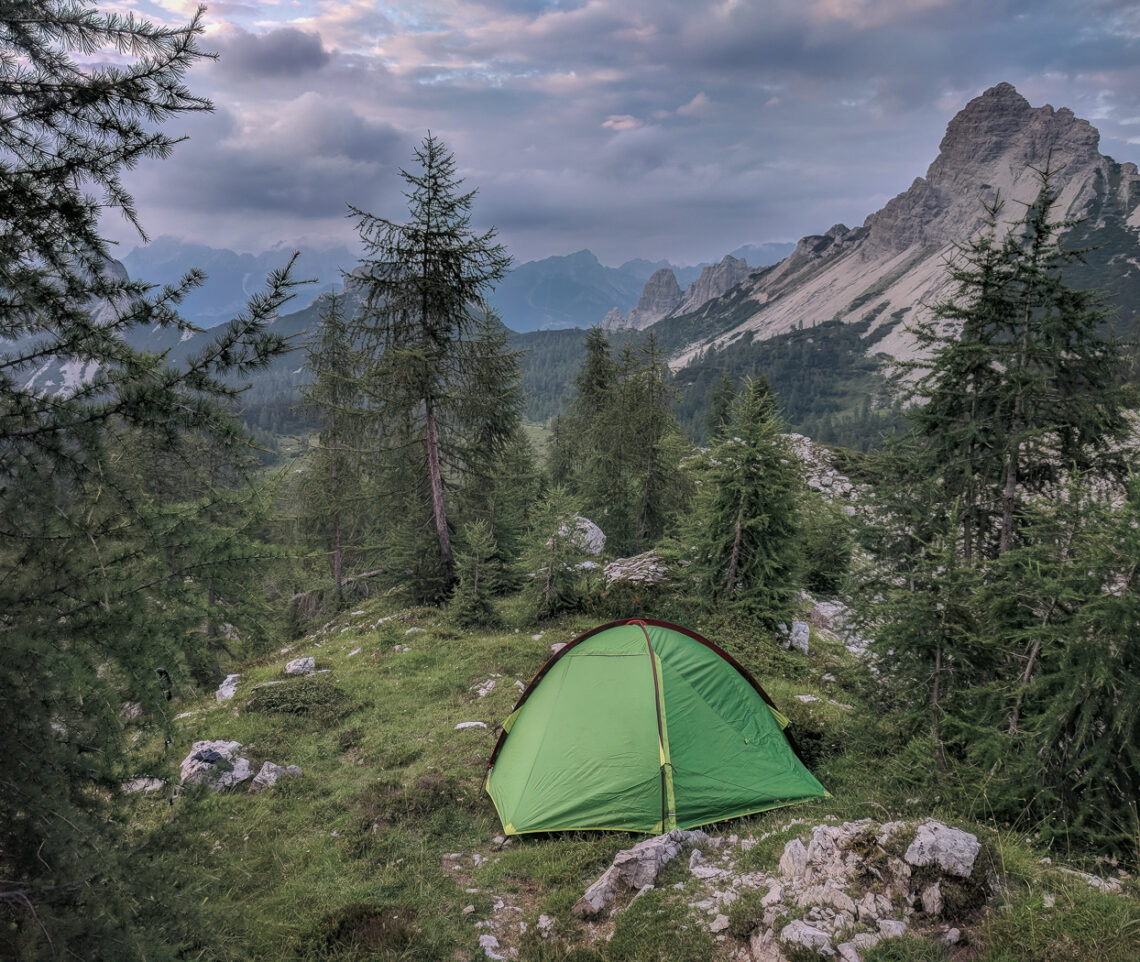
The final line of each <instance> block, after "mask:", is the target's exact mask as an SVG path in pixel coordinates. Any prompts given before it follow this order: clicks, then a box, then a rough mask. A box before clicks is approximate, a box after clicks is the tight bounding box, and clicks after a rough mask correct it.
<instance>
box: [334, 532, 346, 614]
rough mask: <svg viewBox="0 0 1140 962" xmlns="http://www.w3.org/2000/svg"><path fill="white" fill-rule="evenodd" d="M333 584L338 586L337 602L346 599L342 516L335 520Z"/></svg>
mask: <svg viewBox="0 0 1140 962" xmlns="http://www.w3.org/2000/svg"><path fill="white" fill-rule="evenodd" d="M332 562H333V584H335V585H336V597H337V601H341V600H343V598H344V582H343V581H342V580H341V573H342V568H343V563H344V562H343V553H342V550H341V546H340V514H339V513H338V514H337V515H336V516H335V517H334V518H333V559H332Z"/></svg>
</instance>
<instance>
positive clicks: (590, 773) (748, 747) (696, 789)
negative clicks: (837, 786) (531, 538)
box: [485, 620, 827, 835]
mask: <svg viewBox="0 0 1140 962" xmlns="http://www.w3.org/2000/svg"><path fill="white" fill-rule="evenodd" d="M787 724H788V721H787V719H786V718H784V716H783V715H781V714H780V713H779V712H778V711H777V710H776V708H775V706H774V705H773V704H772V701H771V699H769V698H768V696H767V695H766V694H765V693H764V691H763V689H761V687H760V686H759V685H758V684H757V683H756V681H755V679H753V678H752V676H751V675H749V674H748V672H747V671H746V670H745V669H744V668H743V667H741V665H739V664H738V663H737V662H736V661H735V660H734V659H733V658H732V657H731V656H730V655H728V654H727V653H726V652H724V651H722V650H721V649H720V648H718V647H717V646H716V645H714V644H712V642H709V641H707V640H706V639H704V638H702V637H701V636H700V635H698V634H696V633H694V632H691V631H688V630H687V629H685V628H679V627H677V626H676V625H671V624H668V623H667V622H663V621H652V620H644V621H642V620H634V621H615V622H611V623H610V624H606V625H601V626H600V627H597V628H594V629H593V630H591V631H588V632H586V633H585V634H583V635H580V636H579V637H578V638H576V639H574V641H572V642H571V643H570V644H569V645H567V646H566V647H565V648H563V649H562V650H561V651H559V652H558V653H557V654H556V655H554V656H553V657H552V658H551V659H550V660H549V661H548V662H547V663H546V664H545V665H544V666H543V667H542V669H541V670H540V671H539V672H538V674H537V675H535V677H534V678H533V680H532V681H531V683H530V684H529V685H528V686H527V688H526V690H525V691H524V692H523V693H522V697H520V698H519V700H518V703H517V704H516V705H515V709H514V711H513V712H511V714H510V715H509V716H508V717H507V719H506V721H504V722H503V731H502V734H501V735H500V736H499V741H498V744H496V745H495V751H494V752H493V753H492V755H491V759H490V761H489V762H488V763H487V768H488V772H487V778H486V781H485V788H486V789H487V792H488V794H489V795H490V796H491V798H492V800H493V801H494V803H495V807H496V809H497V810H498V813H499V818H500V819H501V820H502V823H503V830H504V831H505V832H506V833H507V834H508V835H520V834H523V833H526V832H552V831H565V830H569V829H604V830H614V831H634V832H650V833H653V834H659V833H661V832H667V831H669V830H670V829H674V828H693V827H694V826H697V825H706V824H708V823H709V822H716V821H720V820H721V819H726V818H735V817H737V816H740V815H751V814H754V813H756V812H763V811H767V810H768V809H772V808H778V807H780V806H782V805H790V804H792V803H794V802H799V801H803V800H805V799H809V798H819V797H821V796H825V795H827V790H826V789H825V788H824V787H823V786H822V785H821V784H820V783H819V782H818V781H816V779H815V777H814V776H813V775H812V774H811V772H809V771H808V770H807V768H806V767H805V766H804V764H803V762H802V761H801V760H800V758H799V757H798V754H797V752H796V749H795V747H794V743H793V742H791V741H790V740H789V738H788V736H787V735H786V734H785V732H784V729H785V728H786V727H787Z"/></svg>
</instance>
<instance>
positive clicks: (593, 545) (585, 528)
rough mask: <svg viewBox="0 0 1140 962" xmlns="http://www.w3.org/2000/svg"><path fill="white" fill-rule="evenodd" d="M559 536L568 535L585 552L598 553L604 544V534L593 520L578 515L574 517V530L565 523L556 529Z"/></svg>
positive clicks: (564, 536)
mask: <svg viewBox="0 0 1140 962" xmlns="http://www.w3.org/2000/svg"><path fill="white" fill-rule="evenodd" d="M558 536H559V537H560V538H566V537H569V538H571V540H572V541H573V542H574V544H575V546H576V547H577V548H579V549H580V550H581V551H584V552H586V554H592V555H599V554H601V553H602V549H603V548H605V546H606V536H605V534H604V533H603V532H602V529H601V528H599V527H598V526H597V525H596V524H594V522H593V521H591V520H590V519H589V518H583V517H582V516H581V515H578V516H576V517H575V518H574V530H573V531H572V532H571V531H570V530H569V529H568V528H567V527H566V526H565V525H563V526H562V527H561V528H559V529H558Z"/></svg>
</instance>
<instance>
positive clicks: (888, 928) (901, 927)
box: [879, 919, 906, 939]
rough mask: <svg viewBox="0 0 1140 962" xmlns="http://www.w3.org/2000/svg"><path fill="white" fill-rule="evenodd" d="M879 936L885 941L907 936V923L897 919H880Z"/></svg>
mask: <svg viewBox="0 0 1140 962" xmlns="http://www.w3.org/2000/svg"><path fill="white" fill-rule="evenodd" d="M879 934H880V935H881V936H882V937H883V938H884V939H898V938H901V937H902V936H904V935H906V922H900V921H898V920H897V919H879Z"/></svg>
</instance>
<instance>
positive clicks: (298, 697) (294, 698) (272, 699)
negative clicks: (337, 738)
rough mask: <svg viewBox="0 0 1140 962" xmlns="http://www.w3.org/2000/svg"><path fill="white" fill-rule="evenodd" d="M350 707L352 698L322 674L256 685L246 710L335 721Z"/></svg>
mask: <svg viewBox="0 0 1140 962" xmlns="http://www.w3.org/2000/svg"><path fill="white" fill-rule="evenodd" d="M352 709H353V704H352V699H351V698H349V696H348V694H347V693H346V692H345V691H344V690H343V689H341V688H338V687H337V686H336V685H335V684H334V683H333V682H332V681H329V680H328V679H327V678H324V677H311V676H310V677H303V678H297V679H295V680H293V681H285V682H282V683H281V684H279V685H265V684H263V685H260V686H258V687H257V688H255V689H254V690H253V691H252V692H251V693H250V696H249V701H248V702H247V704H246V710H247V711H251V712H256V713H259V714H263V715H298V716H303V717H304V718H306V719H310V720H312V721H314V722H324V723H328V722H334V721H339V720H340V719H341V718H343V717H344V716H345V715H347V714H348V713H349V712H351V711H352Z"/></svg>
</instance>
